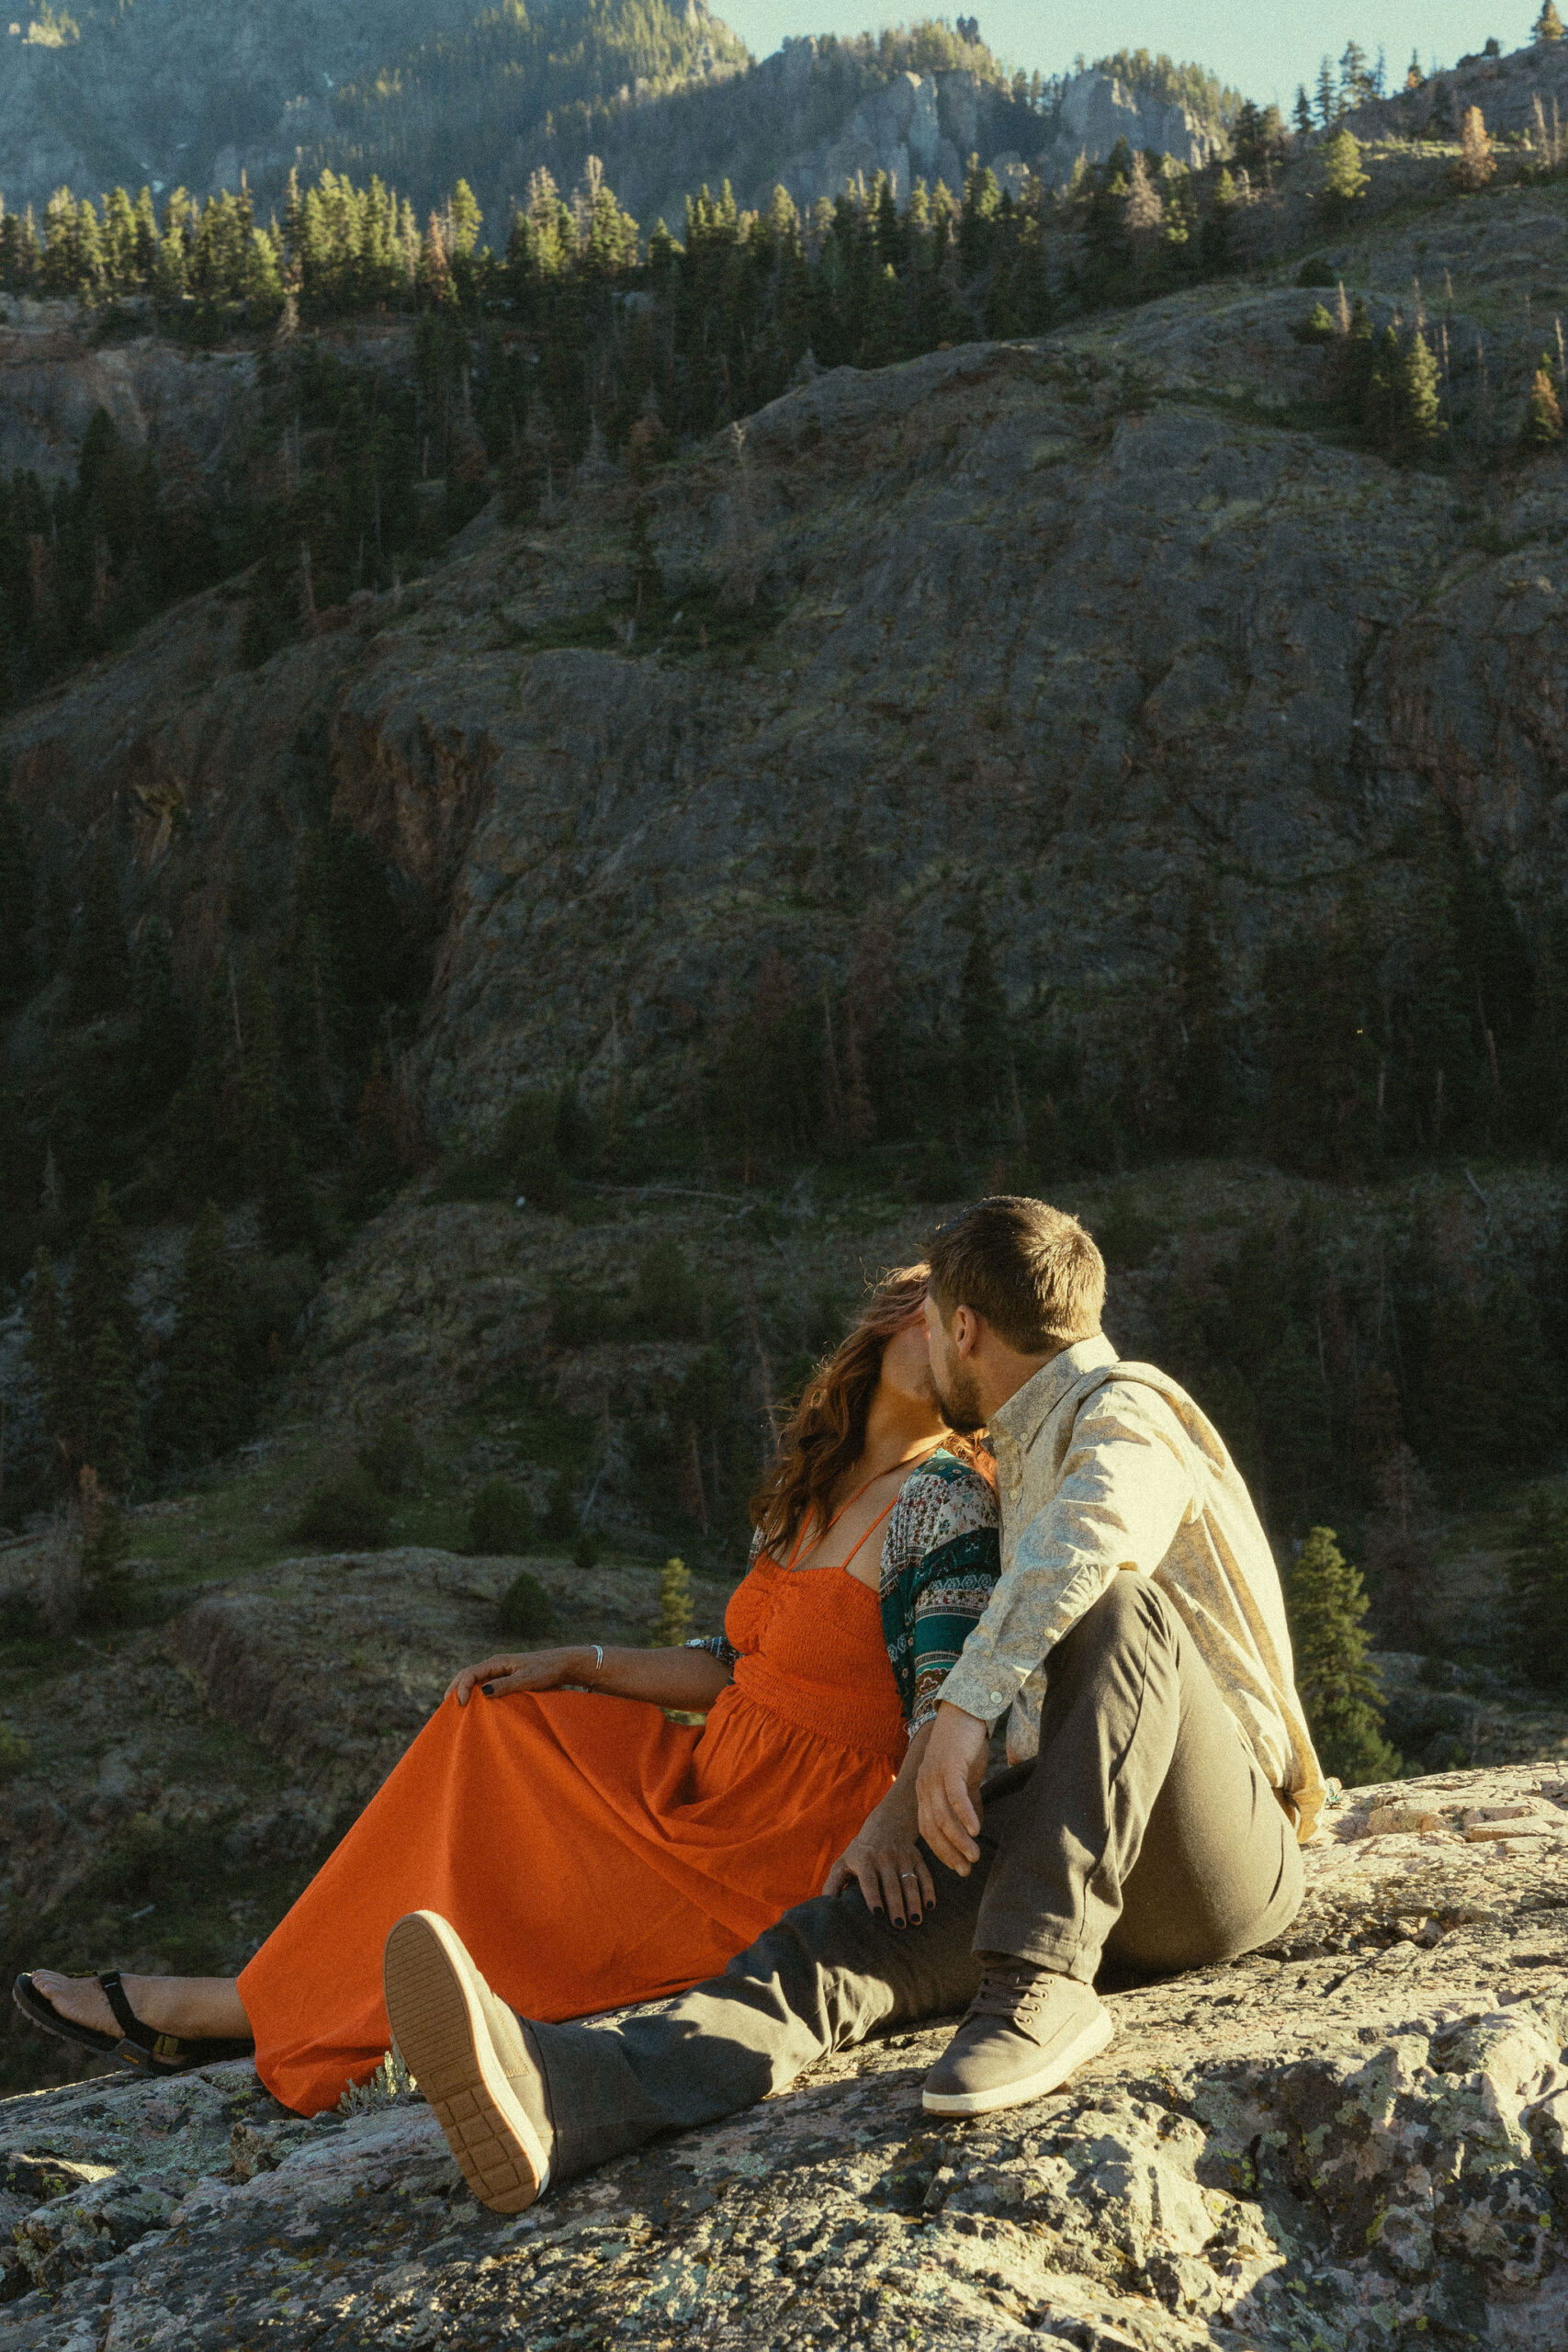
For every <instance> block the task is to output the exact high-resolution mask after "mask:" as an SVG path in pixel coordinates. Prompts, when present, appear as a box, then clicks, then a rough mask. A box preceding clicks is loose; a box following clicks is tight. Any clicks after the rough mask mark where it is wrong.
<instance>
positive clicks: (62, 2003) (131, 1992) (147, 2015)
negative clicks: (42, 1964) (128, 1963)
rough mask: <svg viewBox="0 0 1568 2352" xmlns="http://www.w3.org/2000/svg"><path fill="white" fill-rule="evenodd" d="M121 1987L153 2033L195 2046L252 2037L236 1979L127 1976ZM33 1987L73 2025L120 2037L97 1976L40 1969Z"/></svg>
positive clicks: (142, 2020) (223, 1977) (37, 1969)
mask: <svg viewBox="0 0 1568 2352" xmlns="http://www.w3.org/2000/svg"><path fill="white" fill-rule="evenodd" d="M120 1982H121V1984H122V1985H124V1987H125V1997H126V1999H127V2000H128V2001H129V2002H130V2006H131V2007H132V2009H133V2010H134V2011H135V2013H136V2015H137V2016H138V2018H141V2023H142V2024H143V2025H144V2026H146V2027H147V2028H148V2029H149V2030H151V2031H152V2032H153V2033H177V2034H180V2035H182V2036H183V2037H184V2038H186V2040H188V2041H248V2040H249V2039H250V2038H251V2021H250V2019H249V2018H248V2017H247V2016H246V2015H245V2005H244V2003H243V2001H242V2000H241V1998H240V1994H239V1987H238V1985H237V1982H236V1980H235V1979H234V1978H233V1977H232V1976H122V1977H121V1979H120ZM33 1984H34V1985H35V1986H36V1988H37V1990H38V1991H39V1993H40V1994H41V1995H42V1996H43V1998H44V1999H45V2000H46V2001H47V2002H48V2003H49V2005H50V2007H51V2009H53V2010H55V2011H56V2012H57V2013H58V2014H59V2015H60V2016H61V2017H62V2018H67V2019H68V2020H69V2021H70V2023H71V2024H73V2025H85V2026H90V2027H91V2028H92V2029H93V2030H94V2031H95V2032H96V2033H112V2034H116V2035H118V2032H119V2026H118V2022H117V2021H116V2018H115V2013H114V2011H113V2010H112V2009H111V2008H110V2007H109V2005H108V2001H107V1998H106V1996H105V1994H104V1989H103V1986H102V1985H100V1984H98V1982H97V1980H96V1978H95V1977H92V1976H62V1975H60V1974H59V1973H57V1972H56V1971H55V1970H54V1969H52V1968H35V1969H34V1970H33Z"/></svg>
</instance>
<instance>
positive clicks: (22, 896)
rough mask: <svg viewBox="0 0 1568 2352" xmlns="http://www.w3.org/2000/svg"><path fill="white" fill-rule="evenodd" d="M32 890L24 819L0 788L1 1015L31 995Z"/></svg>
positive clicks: (11, 795) (11, 797)
mask: <svg viewBox="0 0 1568 2352" xmlns="http://www.w3.org/2000/svg"><path fill="white" fill-rule="evenodd" d="M34 889H35V877H34V874H33V859H32V843H31V842H30V841H29V839H28V827H27V820H26V819H25V818H24V817H23V815H22V812H21V809H20V808H19V807H18V806H17V800H16V798H15V797H14V796H13V794H12V793H11V792H10V791H9V790H8V789H7V788H6V787H4V786H0V1013H4V1012H10V1011H11V1010H12V1008H13V1007H14V1006H16V1005H18V1004H22V1003H25V1002H26V1001H27V999H28V997H29V996H30V995H31V993H32V989H33V981H34V978H35V977H36V975H35V968H34V965H33V951H32V928H33V897H34Z"/></svg>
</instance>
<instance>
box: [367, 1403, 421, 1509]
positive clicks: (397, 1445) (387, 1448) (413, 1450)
mask: <svg viewBox="0 0 1568 2352" xmlns="http://www.w3.org/2000/svg"><path fill="white" fill-rule="evenodd" d="M359 1466H360V1468H361V1469H362V1470H364V1471H367V1473H368V1474H369V1476H371V1477H372V1478H373V1479H374V1480H375V1482H376V1484H377V1486H378V1487H379V1488H380V1490H381V1492H382V1493H383V1494H384V1495H407V1494H412V1493H413V1492H414V1490H415V1489H416V1488H417V1487H419V1485H420V1484H421V1482H422V1481H423V1477H424V1448H423V1446H422V1445H421V1443H420V1442H419V1440H418V1438H417V1437H415V1435H414V1433H413V1431H412V1429H411V1428H410V1427H409V1424H408V1422H407V1421H398V1420H391V1421H383V1422H382V1423H381V1425H380V1427H379V1429H378V1430H375V1432H374V1433H373V1434H372V1435H371V1436H370V1437H368V1438H367V1440H366V1441H365V1443H364V1444H363V1445H362V1446H361V1447H360V1449H359Z"/></svg>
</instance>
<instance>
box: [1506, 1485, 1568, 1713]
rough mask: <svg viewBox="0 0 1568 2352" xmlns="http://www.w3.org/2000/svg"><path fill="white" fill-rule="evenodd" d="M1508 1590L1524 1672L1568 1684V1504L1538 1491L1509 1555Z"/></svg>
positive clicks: (1553, 1684)
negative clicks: (1565, 1505)
mask: <svg viewBox="0 0 1568 2352" xmlns="http://www.w3.org/2000/svg"><path fill="white" fill-rule="evenodd" d="M1508 1594H1509V1600H1510V1602H1511V1604H1512V1615H1513V1629H1514V1635H1515V1640H1516V1643H1517V1655H1518V1657H1519V1661H1520V1663H1521V1664H1522V1665H1523V1667H1524V1668H1525V1670H1526V1672H1527V1673H1528V1674H1529V1677H1530V1679H1531V1680H1532V1681H1535V1682H1538V1683H1540V1684H1541V1685H1542V1686H1543V1687H1544V1688H1545V1689H1548V1690H1559V1691H1560V1690H1562V1689H1563V1688H1564V1687H1565V1686H1568V1508H1565V1507H1564V1506H1563V1505H1562V1503H1561V1502H1556V1501H1554V1500H1553V1499H1552V1498H1551V1496H1549V1495H1546V1494H1542V1493H1540V1492H1539V1491H1538V1492H1537V1493H1535V1494H1533V1495H1532V1496H1531V1497H1530V1498H1529V1507H1528V1509H1527V1511H1526V1515H1525V1521H1524V1525H1523V1527H1522V1528H1521V1529H1520V1531H1519V1536H1518V1541H1517V1544H1515V1547H1514V1550H1513V1552H1512V1554H1511V1555H1510V1557H1509V1561H1508Z"/></svg>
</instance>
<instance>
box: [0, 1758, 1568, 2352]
mask: <svg viewBox="0 0 1568 2352" xmlns="http://www.w3.org/2000/svg"><path fill="white" fill-rule="evenodd" d="M1389 1816H1395V1817H1393V1818H1390V1817H1389ZM1482 1818H1484V1819H1486V1820H1487V1821H1488V1823H1489V1826H1491V1827H1492V1828H1493V1829H1494V1831H1495V1832H1497V1833H1500V1834H1496V1835H1494V1836H1492V1837H1491V1838H1488V1839H1486V1840H1484V1841H1483V1842H1475V1841H1474V1840H1473V1839H1472V1838H1468V1837H1467V1835H1466V1829H1465V1824H1466V1823H1467V1821H1468V1822H1470V1823H1471V1824H1472V1826H1473V1825H1474V1822H1475V1821H1476V1820H1478V1819H1482ZM1422 1820H1425V1821H1427V1822H1428V1823H1430V1822H1436V1823H1437V1824H1438V1826H1435V1827H1432V1826H1427V1827H1421V1826H1414V1825H1415V1823H1416V1822H1418V1821H1422ZM1565 1843H1568V1786H1565V1785H1564V1784H1563V1783H1562V1781H1561V1780H1559V1779H1558V1778H1557V1777H1556V1768H1555V1767H1552V1768H1545V1767H1539V1766H1533V1767H1532V1766H1515V1767H1511V1768H1508V1769H1506V1770H1497V1771H1492V1772H1468V1773H1450V1774H1445V1775H1440V1776H1438V1777H1436V1778H1434V1779H1431V1780H1428V1781H1417V1782H1411V1781H1404V1782H1399V1783H1396V1784H1394V1785H1393V1786H1392V1787H1385V1788H1377V1789H1365V1790H1357V1791H1353V1792H1350V1794H1349V1795H1348V1797H1347V1798H1346V1799H1345V1801H1344V1802H1343V1803H1342V1804H1340V1805H1338V1806H1337V1808H1336V1809H1335V1811H1334V1812H1333V1813H1332V1814H1331V1815H1329V1816H1328V1823H1327V1827H1326V1830H1325V1835H1324V1836H1323V1837H1322V1838H1320V1839H1319V1841H1318V1842H1317V1843H1316V1844H1315V1845H1314V1847H1313V1848H1311V1849H1308V1853H1307V1858H1306V1860H1307V1894H1306V1900H1305V1902H1304V1904H1303V1909H1302V1911H1301V1913H1300V1915H1299V1916H1298V1917H1297V1919H1296V1920H1295V1922H1294V1923H1293V1925H1292V1928H1291V1929H1290V1930H1289V1932H1288V1933H1287V1934H1286V1935H1285V1936H1284V1937H1282V1938H1281V1939H1280V1940H1279V1942H1277V1943H1276V1944H1274V1945H1272V1946H1270V1947H1269V1949H1268V1950H1267V1951H1261V1952H1255V1953H1252V1954H1250V1955H1248V1956H1247V1958H1246V1959H1244V1960H1242V1961H1239V1962H1235V1963H1234V1964H1232V1965H1230V1966H1227V1967H1221V1968H1214V1969H1207V1970H1203V1971H1200V1972H1197V1973H1193V1974H1191V1975H1188V1976H1184V1977H1179V1978H1176V1979H1174V1980H1172V1981H1170V1982H1169V1983H1167V1984H1164V1985H1155V1986H1149V1987H1145V1988H1143V1989H1141V1990H1135V1991H1131V1992H1124V1993H1120V1994H1115V1995H1112V1996H1110V1998H1111V2007H1112V2009H1113V2012H1114V2015H1115V2018H1116V2024H1117V2029H1118V2030H1117V2035H1116V2038H1115V2040H1114V2041H1112V2042H1111V2045H1110V2047H1109V2049H1108V2050H1106V2051H1105V2052H1103V2053H1102V2054H1101V2056H1100V2058H1098V2059H1097V2060H1096V2061H1094V2063H1093V2064H1091V2065H1090V2066H1088V2067H1086V2068H1084V2069H1083V2070H1082V2072H1081V2073H1080V2074H1078V2075H1077V2076H1075V2077H1074V2078H1073V2080H1072V2081H1071V2082H1070V2083H1068V2084H1067V2085H1066V2086H1064V2088H1063V2089H1062V2090H1061V2091H1060V2092H1058V2093H1057V2094H1056V2095H1055V2096H1054V2097H1053V2098H1046V2099H1042V2100H1038V2101H1035V2102H1034V2103H1033V2104H1032V2105H1030V2106H1028V2107H1023V2108H1020V2109H1016V2110H1014V2111H1013V2112H1011V2113H1009V2114H1004V2115H999V2116H992V2117H987V2118H982V2119H979V2120H974V2121H964V2122H957V2123H954V2122H949V2121H945V2120H943V2121H941V2122H938V2121H936V2120H933V2119H931V2118H930V2117H927V2116H925V2115H924V2114H923V2112H922V2110H921V2109H920V2106H919V2080H920V2075H921V2073H922V2071H923V2069H924V2068H925V2066H926V2065H927V2064H929V2063H930V2061H931V2058H932V2057H933V2055H934V2054H935V2052H937V2051H938V2050H939V2049H940V2048H941V2046H942V2040H943V2037H944V2035H945V2032H946V2030H947V2026H946V2024H945V2023H943V2022H942V2021H933V2023H932V2025H931V2028H930V2029H929V2030H925V2031H921V2032H919V2033H908V2034H897V2035H894V2036H892V2037H890V2038H889V2039H887V2040H885V2041H878V2042H874V2043H872V2044H870V2045H867V2046H866V2047H864V2048H863V2049H860V2050H855V2051H846V2052H842V2053H840V2055H838V2056H836V2057H834V2058H832V2059H830V2060H829V2061H827V2062H825V2063H824V2064H822V2065H820V2066H819V2067H818V2068H817V2069H815V2070H814V2071H813V2072H812V2073H810V2074H809V2075H807V2076H805V2077H804V2078H802V2080H801V2081H800V2082H798V2083H797V2084H796V2085H795V2086H794V2087H793V2088H791V2089H790V2090H788V2091H786V2092H784V2094H782V2095H781V2096H779V2097H778V2098H773V2099H771V2100H769V2101H767V2102H766V2103H765V2104H764V2105H763V2106H761V2107H760V2108H757V2109H753V2110H751V2111H750V2113H746V2114H742V2115H740V2116H738V2117H737V2118H735V2119H734V2120H731V2121H730V2122H728V2123H726V2124H723V2125H720V2126H718V2127H716V2128H715V2129H713V2130H710V2131H698V2132H692V2133H689V2134H686V2135H683V2136H682V2137H680V2138H676V2139H671V2140H669V2141H667V2142H664V2143H660V2144H658V2145H656V2146H654V2147H652V2148H649V2149H648V2150H646V2151H644V2152H643V2153H642V2154H637V2155H634V2156H630V2157H626V2158H623V2159H621V2160H620V2161H619V2162H617V2163H616V2164H615V2165H610V2166H608V2167H607V2168H606V2169H605V2170H604V2171H603V2172H602V2173H599V2174H597V2175H594V2176H592V2177H590V2178H589V2179H586V2180H583V2181H581V2182H578V2183H576V2184H574V2185H572V2186H570V2187H568V2188H565V2189H563V2190H560V2191H558V2192H556V2193H555V2194H552V2195H551V2196H549V2197H547V2199H545V2200H544V2201H543V2202H542V2203H541V2204H540V2205H539V2206H537V2207H536V2209H535V2210H534V2211H531V2212H528V2213H525V2214H523V2215H521V2216H520V2217H518V2218H517V2219H515V2220H507V2219H504V2218H502V2217H501V2216H499V2215H495V2214H491V2213H488V2212H485V2211H483V2210H482V2209H480V2208H479V2206H477V2205H475V2204H474V2203H473V2201H472V2199H470V2198H469V2196H468V2191H467V2189H466V2188H464V2187H463V2185H462V2182H461V2180H460V2177H459V2176H458V2174H457V2169H456V2167H455V2165H453V2164H452V2163H451V2161H450V2159H449V2158H448V2156H447V2154H446V2147H445V2144H444V2143H443V2141H442V2139H441V2136H440V2133H439V2131H437V2129H436V2127H435V2123H434V2119H433V2118H432V2117H431V2116H430V2114H429V2113H428V2111H427V2110H426V2109H424V2108H423V2105H422V2104H421V2103H420V2101H419V2099H418V2097H417V2093H411V2092H409V2091H408V2090H406V2089H402V2090H392V2089H390V2088H389V2087H388V2086H386V2085H385V2084H383V2086H380V2087H378V2088H373V2089H371V2090H369V2091H360V2092H357V2093H355V2094H353V2095H351V2098H350V2099H349V2100H348V2101H347V2102H345V2105H346V2106H347V2107H348V2108H349V2109H351V2110H352V2111H349V2112H343V2113H339V2114H335V2115H330V2116H324V2117H321V2118H318V2119H317V2120H315V2121H313V2122H309V2123H307V2122H303V2121H301V2120H299V2118H297V2117H291V2116H289V2115H288V2114H286V2113H285V2111H284V2110H283V2109H281V2108H278V2107H277V2106H276V2104H275V2103H274V2102H273V2101H272V2100H271V2099H270V2098H268V2097H267V2096H266V2094H265V2092H263V2091H262V2090H261V2089H260V2088H259V2086H257V2084H256V2082H255V2079H254V2075H253V2074H252V2073H251V2070H250V2069H249V2067H248V2066H244V2065H233V2066H220V2067H213V2068H209V2069H208V2070H206V2071H205V2072H203V2073H201V2074H198V2075H186V2076H184V2077H180V2078H177V2079H175V2080H174V2081H171V2082H166V2083H154V2084H146V2083H142V2082H140V2081H127V2080H114V2079H104V2080H97V2081H94V2082H89V2083H84V2084H78V2085H76V2086H73V2087H71V2088H69V2089H65V2090H59V2091H50V2092H42V2093H39V2094H36V2095H34V2096H33V2097H30V2098H17V2099H11V2100H8V2101H6V2102H5V2103H4V2104H3V2105H0V2165H4V2167H5V2170H4V2174H3V2176H0V2193H3V2194H4V2195H5V2196H6V2199H7V2200H8V2202H7V2207H6V2211H8V2212H9V2213H10V2214H11V2215H12V2217H13V2229H14V2233H15V2237H14V2245H13V2246H12V2248H11V2250H10V2251H9V2252H8V2253H7V2254H6V2257H5V2259H6V2292H7V2293H8V2294H9V2296H10V2297H11V2299H12V2300H11V2301H9V2302H8V2303H7V2304H6V2305H5V2306H4V2307H3V2308H0V2352H23V2347H26V2352H86V2347H87V2346H93V2347H95V2352H99V2347H101V2352H154V2347H164V2346H167V2347H171V2348H172V2347H174V2346H179V2347H181V2352H206V2347H209V2346H210V2347H212V2352H217V2347H219V2346H233V2345H251V2344H262V2343H265V2344H266V2345H268V2346H276V2347H278V2352H291V2347H293V2346H301V2347H302V2346H306V2345H317V2344H324V2343H333V2344H344V2345H347V2344H359V2343H368V2342H375V2343H378V2344H379V2343H382V2342H389V2343H399V2344H411V2345H412V2344H431V2343H437V2342H439V2343H442V2344H446V2345H457V2346H476V2347H477V2346H481V2345H490V2344H495V2343H501V2342H506V2343H516V2344H527V2345H530V2346H534V2345H538V2346H543V2345H546V2344H551V2343H553V2344H559V2345H567V2344H581V2345H589V2344H608V2343H610V2342H612V2341H613V2342H614V2343H615V2344H616V2345H624V2346H630V2347H638V2348H640V2347H643V2346H647V2347H648V2348H649V2352H653V2347H654V2346H665V2345H668V2344H670V2343H671V2341H672V2340H673V2339H674V2338H675V2337H676V2336H677V2335H680V2334H682V2333H691V2334H693V2335H700V2337H701V2340H702V2341H703V2342H705V2343H707V2344H713V2345H719V2346H727V2347H733V2352H747V2348H748V2347H751V2346H757V2347H761V2346H782V2345H784V2344H798V2345H804V2344H808V2343H812V2342H818V2343H823V2344H828V2343H832V2344H835V2345H838V2344H845V2345H861V2346H876V2347H882V2346H888V2347H892V2346H908V2345H913V2344H919V2345H920V2346H931V2347H937V2352H946V2347H959V2346H964V2347H970V2346H973V2347H976V2352H978V2347H981V2346H984V2347H986V2352H999V2347H1004V2346H1009V2345H1010V2344H1012V2343H1014V2342H1018V2343H1020V2344H1022V2343H1023V2342H1025V2341H1026V2340H1032V2341H1033V2342H1035V2343H1042V2342H1043V2343H1044V2344H1047V2345H1060V2346H1068V2345H1071V2346H1077V2347H1079V2352H1111V2348H1112V2347H1116V2352H1188V2347H1194V2346H1213V2347H1215V2352H1298V2347H1301V2346H1312V2347H1314V2352H1361V2347H1363V2346H1367V2345H1369V2344H1371V2343H1383V2342H1387V2343H1390V2344H1393V2343H1396V2342H1404V2341H1409V2342H1416V2341H1421V2340H1425V2341H1429V2342H1432V2343H1435V2344H1442V2343H1465V2342H1470V2343H1493V2344H1503V2343H1506V2344H1507V2345H1508V2346H1510V2347H1516V2346H1517V2347H1521V2352H1548V2347H1551V2352H1557V2347H1560V2346H1561V2345H1562V2342H1563V2340H1564V2335H1565V2333H1568V2236H1565V2229H1568V2064H1565V2063H1564V2062H1565V2055H1568V2053H1565V2049H1564V2044H1565V2041H1568V1895H1565V1894H1564V1885H1563V1871H1562V1860H1563V1849H1564V1845H1565ZM18 2207H20V2208H22V2209H24V2210H21V2211H18V2210H17V2209H18Z"/></svg>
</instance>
